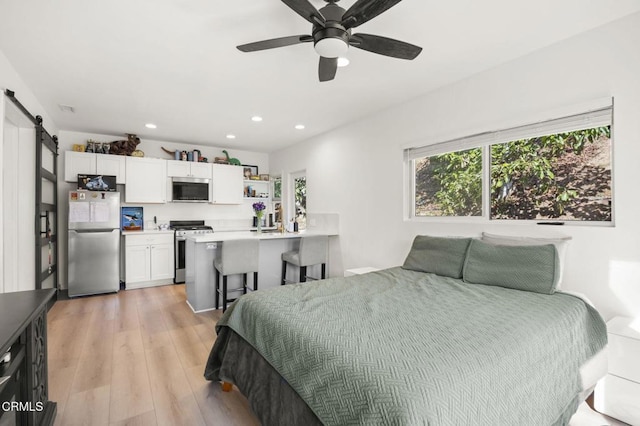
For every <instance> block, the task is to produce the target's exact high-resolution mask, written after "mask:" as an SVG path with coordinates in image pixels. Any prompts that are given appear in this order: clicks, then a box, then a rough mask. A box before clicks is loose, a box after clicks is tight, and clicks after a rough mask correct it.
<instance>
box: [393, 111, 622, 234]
mask: <svg viewBox="0 0 640 426" xmlns="http://www.w3.org/2000/svg"><path fill="white" fill-rule="evenodd" d="M611 113H612V107H607V108H603V109H600V110H596V111H591V112H589V113H585V114H579V115H575V116H571V117H565V118H562V119H558V120H552V121H547V122H544V123H537V124H535V125H529V126H523V127H519V128H514V129H509V130H504V131H500V132H490V133H485V134H481V135H476V136H472V137H469V138H464V139H460V140H455V141H451V142H446V143H443V144H437V145H432V146H425V147H421V148H412V149H409V150H407V151H406V152H405V158H406V159H407V161H408V164H409V166H410V167H409V170H410V171H411V179H410V182H411V185H412V186H411V192H410V193H411V194H413V197H412V200H411V217H442V216H446V217H461V216H466V217H473V216H476V217H485V218H489V219H492V220H505V219H506V220H536V221H545V220H546V221H563V222H565V221H576V222H577V221H583V222H611V221H612V161H611V149H612V143H611V115H612V114H611Z"/></svg>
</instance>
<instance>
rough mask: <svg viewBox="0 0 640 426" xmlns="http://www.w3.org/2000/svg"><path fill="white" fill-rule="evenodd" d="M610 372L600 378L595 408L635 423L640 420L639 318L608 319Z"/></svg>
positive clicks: (638, 422) (639, 422)
mask: <svg viewBox="0 0 640 426" xmlns="http://www.w3.org/2000/svg"><path fill="white" fill-rule="evenodd" d="M607 333H608V337H609V374H607V375H606V376H605V377H604V379H602V380H600V382H598V385H597V386H596V392H595V401H594V402H595V408H596V410H598V411H600V412H601V413H603V414H606V415H608V416H611V417H613V418H616V419H619V420H622V421H624V422H627V423H629V424H632V425H638V424H640V319H637V320H635V321H634V320H633V319H632V318H624V317H615V318H613V319H611V320H610V321H609V322H607Z"/></svg>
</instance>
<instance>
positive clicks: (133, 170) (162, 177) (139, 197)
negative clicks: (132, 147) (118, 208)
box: [125, 157, 167, 203]
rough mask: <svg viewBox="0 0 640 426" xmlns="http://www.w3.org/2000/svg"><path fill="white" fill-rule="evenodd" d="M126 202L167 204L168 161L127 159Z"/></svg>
mask: <svg viewBox="0 0 640 426" xmlns="http://www.w3.org/2000/svg"><path fill="white" fill-rule="evenodd" d="M126 174H127V180H126V183H125V185H126V186H125V202H127V203H165V202H166V201H167V161H166V160H159V159H156V158H137V157H126Z"/></svg>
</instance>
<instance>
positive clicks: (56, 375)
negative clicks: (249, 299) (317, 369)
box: [48, 285, 259, 426]
mask: <svg viewBox="0 0 640 426" xmlns="http://www.w3.org/2000/svg"><path fill="white" fill-rule="evenodd" d="M185 301H186V296H185V287H184V285H168V286H162V287H154V288H148V289H139V290H127V291H120V292H119V293H117V294H110V295H103V296H91V297H83V298H78V299H73V300H62V301H58V302H56V304H55V305H54V306H53V308H52V309H51V310H50V311H49V315H48V333H49V334H48V339H49V398H50V399H51V400H52V401H56V402H57V403H58V415H57V417H56V425H242V426H244V425H258V424H259V422H258V421H257V420H256V418H255V417H254V416H253V414H252V412H251V409H250V408H249V406H248V403H247V401H246V399H245V398H244V397H243V396H242V395H241V394H240V393H239V392H238V390H237V389H235V388H234V390H233V391H232V392H229V393H225V392H222V391H221V389H220V384H219V383H212V382H209V381H207V380H205V379H204V377H203V374H204V366H205V363H206V361H207V356H208V354H209V351H210V349H211V347H212V345H213V341H214V339H215V323H216V321H217V320H218V318H219V317H220V315H221V314H220V313H219V312H206V313H202V314H194V313H193V312H192V311H191V309H190V308H189V307H188V306H187V304H186V302H185Z"/></svg>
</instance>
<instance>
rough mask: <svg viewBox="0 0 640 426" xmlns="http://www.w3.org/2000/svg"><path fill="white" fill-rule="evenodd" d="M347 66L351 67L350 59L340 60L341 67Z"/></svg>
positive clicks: (341, 58)
mask: <svg viewBox="0 0 640 426" xmlns="http://www.w3.org/2000/svg"><path fill="white" fill-rule="evenodd" d="M347 65H349V59H347V58H343V57H340V58H338V66H339V67H346V66H347Z"/></svg>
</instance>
